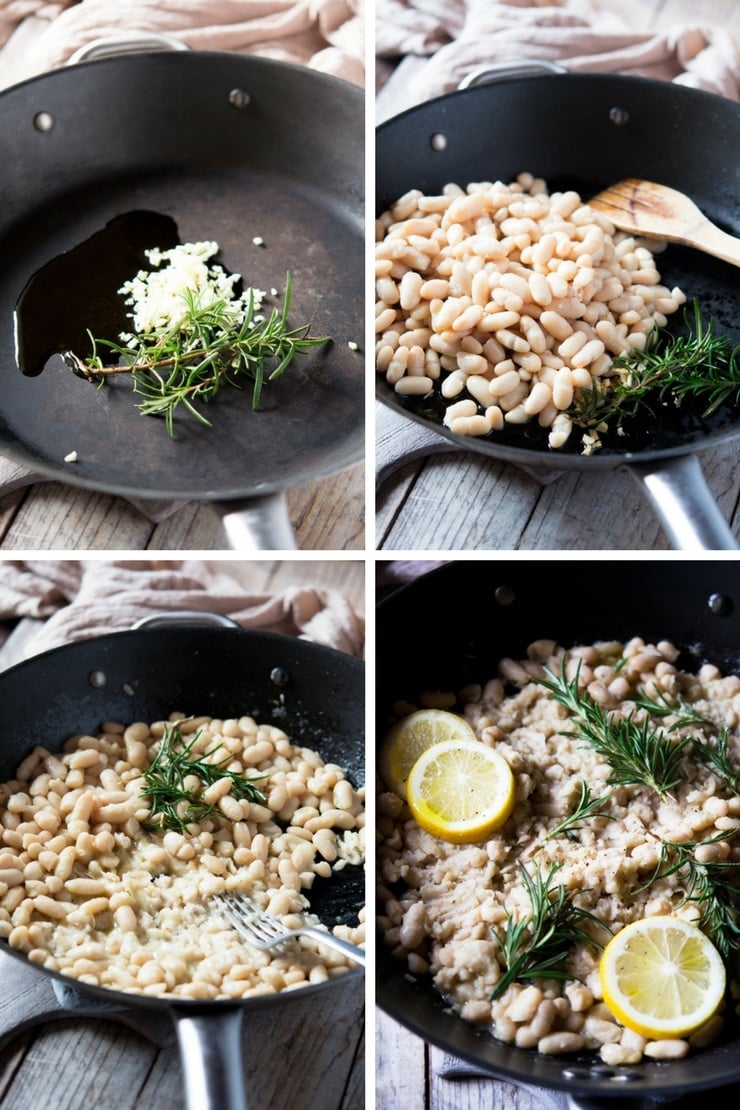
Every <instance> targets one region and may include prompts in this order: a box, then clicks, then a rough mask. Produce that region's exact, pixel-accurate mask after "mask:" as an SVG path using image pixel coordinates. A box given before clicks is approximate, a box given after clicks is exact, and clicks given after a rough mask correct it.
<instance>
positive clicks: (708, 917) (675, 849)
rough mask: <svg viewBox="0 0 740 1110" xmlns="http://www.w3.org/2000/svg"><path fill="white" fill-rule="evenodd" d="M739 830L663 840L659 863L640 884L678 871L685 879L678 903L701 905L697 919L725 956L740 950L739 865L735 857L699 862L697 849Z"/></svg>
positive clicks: (647, 885)
mask: <svg viewBox="0 0 740 1110" xmlns="http://www.w3.org/2000/svg"><path fill="white" fill-rule="evenodd" d="M737 832H738V830H737V829H730V830H729V831H727V832H722V833H719V834H718V835H717V836H713V837H711V838H710V839H709V840H699V841H697V840H691V841H682V842H681V843H673V842H672V841H669V840H665V841H663V842H662V844H661V849H660V861H659V863H658V866H657V868H656V870H655V872H654V874H653V875H652V876H651V877H650V879H648V881H647V883H645V884H644V886H643V887H641V888H640V889H641V890H645V889H647V888H648V887H650V886H652V884H653V883H654V882H656V881H657V880H658V879H664V878H666V877H667V876H669V875H675V874H679V876H680V879H681V881H682V883H683V897H682V898H681V901H680V903H679V905H680V906H683V905H686V904H687V903H689V902H691V903H693V904H695V905H696V906H697V907H698V910H699V917H698V920H697V922H696V923H697V925H698V926H699V928H700V929H702V930H704V932H706V933H707V934H708V936H709V937H710V938H711V939H712V941H713V942H714V945H715V947H716V948H717V950H718V952H719V953H720V955H721V956H722V957H723V958H724V959H727V958H728V957H729V956H730V955H731V954H732V953H733V952H738V951H740V887H738V885H737V883H738V879H740V867H739V866H738V864H737V862H735V861H732V862H727V861H711V862H707V863H700V862H699V861H698V860H697V859H696V855H695V852H696V849H697V848H698V847H700V846H705V845H711V844H717V843H719V842H720V841H723V840H727V839H729V838H730V837H732V836H736V835H737Z"/></svg>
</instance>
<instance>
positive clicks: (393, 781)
mask: <svg viewBox="0 0 740 1110" xmlns="http://www.w3.org/2000/svg"><path fill="white" fill-rule="evenodd" d="M442 740H473V741H475V742H476V743H477V742H478V741H477V738H476V735H475V733H474V732H473V729H472V728H471V727H470V725H469V724H468V722H467V721H466V720H465V718H464V717H459V716H458V715H457V714H456V713H448V712H447V710H446V709H417V710H416V711H415V712H414V713H410V714H409V715H408V716H407V717H403V718H402V719H401V720H400V721H397V722H396V724H395V725H394V726H393V728H392V729H391V730H390V732H388V733H387V734H386V736H385V737H384V739H383V741H382V743H381V745H380V750H379V752H378V770H379V771H380V774H381V777H382V778H383V781H384V782H385V784H386V786H387V787H388V788H389V790H392V791H393V792H394V794H398V795H399V796H400V797H401V798H405V797H406V780H407V779H408V777H409V772H410V771H411V768H412V767H413V766H414V764H415V763H416V761H417V759H418V758H419V756H420V755H421V754H422V753H423V752H425V751H426V750H427V748H431V746H432V745H433V744H438V743H440V741H442Z"/></svg>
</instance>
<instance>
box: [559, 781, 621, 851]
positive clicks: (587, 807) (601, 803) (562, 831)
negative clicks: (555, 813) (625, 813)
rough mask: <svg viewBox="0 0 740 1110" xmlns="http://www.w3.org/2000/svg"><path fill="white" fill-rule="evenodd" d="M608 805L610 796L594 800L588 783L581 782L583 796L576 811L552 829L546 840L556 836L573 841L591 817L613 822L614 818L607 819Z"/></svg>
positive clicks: (577, 804) (577, 803)
mask: <svg viewBox="0 0 740 1110" xmlns="http://www.w3.org/2000/svg"><path fill="white" fill-rule="evenodd" d="M608 804H609V797H608V795H603V796H601V797H598V798H593V797H592V796H591V788H590V786H589V785H588V783H586V782H581V796H580V798H579V799H578V801H577V802H576V806H575V809H574V810H573V812H572V813H569V814H568V816H567V817H564V818H563V820H562V821H561V822H560V824H559V825H556V826H555V828H554V829H550V831H549V833H548V834H547V836H546V837H545V840H551V839H552V838H553V837H554V836H563V835H564V836H567V837H568V838H569V839H572V837H573V834H574V833H575V832H577V831H578V830H579V829H582V828H583V822H584V821H585V820H586V819H587V818H589V817H605V818H606V820H607V821H613V820H614V818H613V817H607V816H606V814H605V813H604V812H603V810H604V807H605V806H607V805H608Z"/></svg>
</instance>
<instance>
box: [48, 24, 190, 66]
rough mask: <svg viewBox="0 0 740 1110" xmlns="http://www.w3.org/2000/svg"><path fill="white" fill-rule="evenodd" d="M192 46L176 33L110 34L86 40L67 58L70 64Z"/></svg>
mask: <svg viewBox="0 0 740 1110" xmlns="http://www.w3.org/2000/svg"><path fill="white" fill-rule="evenodd" d="M189 49H190V47H189V46H188V45H187V43H185V42H183V41H182V40H181V39H177V38H175V36H174V35H164V34H159V33H154V32H152V33H144V32H142V33H141V34H139V35H138V36H135V35H131V36H130V37H124V36H123V35H121V36H110V37H106V38H99V39H93V40H92V41H91V42H86V43H85V45H84V46H81V47H80V48H79V49H78V50H75V52H74V54H70V56H69V58H68V59H67V63H66V64H67V65H68V66H74V65H78V64H79V63H80V62H92V61H95V60H96V59H97V58H115V57H117V56H118V55H119V54H143V53H144V52H148V51H153V50H156V51H162V52H165V51H170V50H189Z"/></svg>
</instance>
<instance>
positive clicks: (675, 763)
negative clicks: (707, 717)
mask: <svg viewBox="0 0 740 1110" xmlns="http://www.w3.org/2000/svg"><path fill="white" fill-rule="evenodd" d="M580 669H581V668H580V662H579V664H578V667H577V669H576V673H575V675H574V677H573V679H572V680H571V681H570V682H569V681H568V679H567V676H566V673H565V670H566V665H565V659H563V661H562V664H561V668H560V675H556V674H554V673H553V672H552V671H551V670H548V668H547V667H545V673H546V674H547V675H548V678H538V679H535V680H534V681H535V682H538V683H539V684H540V685H541V686H544V687H545V689H547V690H549V691H550V693H551V695H552V696H553V697H554V698H555V700H556V701H557V702H559V703H560V705H562V706H564V707H565V709H567V710H568V712H569V713H571V714H572V715H573V716H574V718H575V725H576V730H575V732H574V733H573V734H572V735H575V736H576V737H578V739H580V740H582V741H583V742H584V743H586V744H588V745H589V747H591V748H593V749H594V751H597V752H598V753H599V754H600V755H601V756H603V757H604V759H605V760H606V761H607V763H608V764H609V765H610V767H611V773H610V775H609V780H608V781H609V782H610V783H612V784H615V785H619V786H650V787H652V789H653V790H655V791H656V792H657V793H658V794H660V796H661V797H664V796H665V795H666V794H668V793H670V791H671V790H674V789H675V788H676V787H677V786H678V785H679V783H680V782H681V775H680V767H681V761H682V760H683V756H684V752H685V749H686V747H687V746H688V745H689V744H690V743H691V741H690V739H689V738H688V737H686V738H684V739H682V740H674V739H672V738H671V737H669V736H668V735H667V733H666V732H664V731H663V730H662V729H657V728H653V726H652V725H651V724H650V721H649V719H648V718H647V717H645V719H644V720H643V721H642V722H641V723H640V724H638V722H637V721H635V720H634V718H633V716H631V715H630V716H629V717H616V718H615V717H614V716H613V715H612V714H610V713H609V712H605V711H604V710H603V709H602V707H601V706H600V705H599V704H598V702H596V701H594V699H593V698H592V697H591V696H590V694H589V693H588V691H587V690H581V689H580V688H579V682H578V679H579V674H580Z"/></svg>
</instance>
